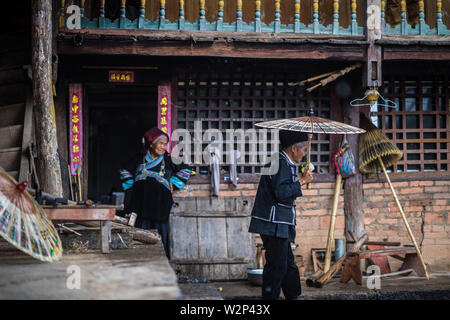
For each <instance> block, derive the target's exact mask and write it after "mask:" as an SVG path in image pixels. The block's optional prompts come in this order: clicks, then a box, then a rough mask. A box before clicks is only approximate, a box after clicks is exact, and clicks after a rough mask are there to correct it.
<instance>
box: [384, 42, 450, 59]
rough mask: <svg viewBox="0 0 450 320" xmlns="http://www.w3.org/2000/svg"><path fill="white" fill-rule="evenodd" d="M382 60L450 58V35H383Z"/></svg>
mask: <svg viewBox="0 0 450 320" xmlns="http://www.w3.org/2000/svg"><path fill="white" fill-rule="evenodd" d="M375 44H376V45H379V46H381V47H382V48H383V60H450V36H383V38H382V39H379V40H376V41H375Z"/></svg>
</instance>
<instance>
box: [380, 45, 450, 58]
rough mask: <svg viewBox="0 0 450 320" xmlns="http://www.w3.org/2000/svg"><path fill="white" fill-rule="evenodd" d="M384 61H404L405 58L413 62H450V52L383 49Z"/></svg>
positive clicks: (417, 49) (424, 49)
mask: <svg viewBox="0 0 450 320" xmlns="http://www.w3.org/2000/svg"><path fill="white" fill-rule="evenodd" d="M383 49H384V50H383V60H404V59H405V56H408V59H411V60H439V61H441V60H442V61H443V60H450V52H449V51H448V50H443V49H432V48H421V47H413V48H411V47H408V48H403V47H402V48H397V49H394V48H388V47H384V48H383Z"/></svg>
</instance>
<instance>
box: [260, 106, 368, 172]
mask: <svg viewBox="0 0 450 320" xmlns="http://www.w3.org/2000/svg"><path fill="white" fill-rule="evenodd" d="M255 125H256V126H258V127H262V128H268V129H279V130H291V131H301V132H306V133H308V157H307V160H308V161H307V166H309V163H310V160H311V139H312V135H313V133H325V134H356V133H364V132H366V130H364V129H361V128H357V127H353V126H351V125H348V124H345V123H342V122H338V121H333V120H329V119H325V118H320V117H315V116H314V111H313V109H312V108H311V109H310V111H309V116H306V117H300V118H290V119H277V120H271V121H266V122H260V123H256V124H255Z"/></svg>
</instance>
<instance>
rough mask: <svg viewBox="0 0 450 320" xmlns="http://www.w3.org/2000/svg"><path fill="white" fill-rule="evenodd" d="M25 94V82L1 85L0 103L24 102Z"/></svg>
mask: <svg viewBox="0 0 450 320" xmlns="http://www.w3.org/2000/svg"><path fill="white" fill-rule="evenodd" d="M24 96H25V87H24V84H23V83H12V84H6V85H2V86H0V105H8V104H16V103H22V102H23V100H24V99H23V97H24Z"/></svg>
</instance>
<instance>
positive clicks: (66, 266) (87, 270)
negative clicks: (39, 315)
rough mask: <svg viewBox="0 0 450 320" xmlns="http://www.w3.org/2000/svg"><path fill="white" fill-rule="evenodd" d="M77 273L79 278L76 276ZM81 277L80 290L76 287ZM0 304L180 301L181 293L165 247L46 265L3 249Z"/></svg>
mask: <svg viewBox="0 0 450 320" xmlns="http://www.w3.org/2000/svg"><path fill="white" fill-rule="evenodd" d="M74 271H75V273H74ZM77 271H79V275H80V277H79V280H80V281H79V284H80V288H79V289H70V287H71V286H72V287H73V286H75V287H76V284H77V282H76V280H77V279H76V277H77ZM0 287H1V288H2V289H1V290H0V299H14V300H15V299H33V300H34V299H37V300H41V299H46V300H53V299H58V300H79V299H83V300H84V299H88V300H91V299H93V300H102V299H106V300H107V299H121V300H122V299H123V300H125V299H179V298H181V291H180V289H179V287H178V284H177V278H176V275H175V272H174V271H173V269H172V268H171V267H170V265H169V262H168V260H167V258H166V255H165V253H164V250H163V248H162V245H161V244H157V245H151V246H141V247H138V248H133V249H121V250H113V251H112V252H111V253H109V254H102V253H99V252H98V251H91V252H86V253H77V254H64V255H63V257H62V259H61V260H60V261H58V262H54V263H44V262H40V261H39V260H36V259H33V258H32V257H29V256H28V255H25V254H23V253H22V252H20V251H18V250H17V249H15V248H13V247H11V246H10V247H7V246H6V245H5V244H4V243H2V245H1V246H0Z"/></svg>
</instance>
